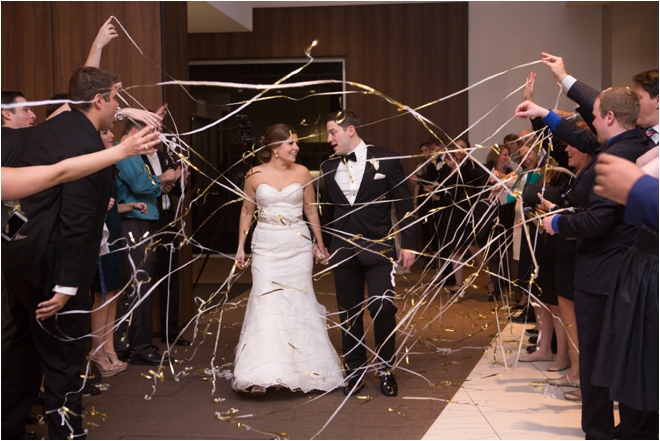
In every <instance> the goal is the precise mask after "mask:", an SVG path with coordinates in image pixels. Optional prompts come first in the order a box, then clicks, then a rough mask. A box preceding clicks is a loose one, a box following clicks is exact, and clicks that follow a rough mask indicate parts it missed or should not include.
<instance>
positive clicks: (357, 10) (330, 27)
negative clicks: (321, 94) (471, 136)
mask: <svg viewBox="0 0 660 441" xmlns="http://www.w3.org/2000/svg"><path fill="white" fill-rule="evenodd" d="M467 24H468V9H467V4H466V3H433V4H431V3H425V4H398V5H366V6H341V7H307V8H281V9H270V8H268V9H255V10H254V17H253V32H243V33H218V34H190V36H189V44H190V59H191V60H207V59H208V60H211V59H241V58H290V57H303V56H304V51H305V49H306V48H307V47H308V46H309V45H310V44H311V42H312V41H313V40H315V39H318V41H319V43H318V46H316V47H315V48H314V49H313V51H312V55H313V56H314V57H345V59H346V79H347V80H349V81H355V82H358V83H362V84H366V85H368V86H371V87H373V88H374V89H376V90H378V91H380V92H382V93H384V94H386V95H388V96H390V97H392V98H394V99H396V100H397V101H399V102H402V103H404V104H406V105H409V106H411V107H416V106H419V105H422V104H424V103H427V102H429V101H433V100H435V99H438V98H440V97H442V96H445V95H448V94H450V93H452V92H455V91H457V90H460V89H462V88H464V87H466V86H467V69H468V58H467V48H468V34H467V29H468V26H467ZM348 90H351V88H350V87H349V88H348ZM348 107H349V108H351V109H352V110H354V111H356V113H357V114H358V116H359V117H360V119H361V121H362V122H363V124H368V123H373V122H375V121H379V120H381V119H383V118H389V117H394V116H396V115H398V114H399V112H398V111H397V109H396V107H394V106H392V105H390V104H388V103H386V102H384V101H383V100H382V99H380V98H378V97H376V96H373V95H349V96H348ZM421 113H422V114H423V115H424V116H426V117H427V118H429V119H431V120H432V121H433V122H435V123H436V124H437V125H438V126H440V127H442V128H443V129H444V130H446V131H447V133H448V134H449V135H452V136H456V135H457V134H458V133H460V131H461V130H463V129H465V128H466V127H467V125H468V123H467V94H462V95H460V96H458V97H455V98H452V99H450V100H448V101H445V102H443V103H440V104H436V105H434V106H432V107H429V108H427V109H424V110H422V111H421ZM322 116H325V115H322ZM310 119H311V120H314V119H316V115H310ZM275 122H276V121H273V123H275ZM363 135H364V138H365V140H366V141H367V142H370V143H373V144H376V145H379V146H381V147H386V148H390V149H392V150H396V151H398V152H400V153H401V154H404V153H418V146H419V143H420V142H421V141H423V140H424V139H425V138H426V137H427V136H428V132H427V131H426V130H425V129H424V128H423V126H422V125H421V124H420V123H418V122H417V121H416V120H414V119H413V117H411V116H409V115H407V116H402V117H399V118H395V119H392V120H389V121H386V122H382V123H378V124H375V125H371V126H368V127H365V128H364V130H363ZM414 162H419V161H418V160H417V161H414ZM404 165H406V166H407V167H406V168H409V167H410V166H411V164H407V163H404Z"/></svg>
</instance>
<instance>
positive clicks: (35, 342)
mask: <svg viewBox="0 0 660 441" xmlns="http://www.w3.org/2000/svg"><path fill="white" fill-rule="evenodd" d="M116 81H117V75H115V74H111V73H109V72H105V71H102V70H99V69H96V68H89V67H86V68H81V69H78V70H77V71H76V72H75V73H74V75H73V77H72V78H71V81H70V83H69V96H70V97H71V99H72V100H74V101H83V102H87V103H85V104H78V105H71V107H72V108H73V111H72V112H67V113H64V114H62V115H60V116H58V117H56V118H53V119H52V120H49V121H46V122H44V123H42V124H41V125H39V126H38V127H37V128H34V129H29V130H31V133H29V136H27V137H26V138H21V139H24V140H25V143H24V144H23V146H22V148H23V153H22V157H21V160H20V165H21V166H31V165H48V164H54V163H56V162H59V161H61V160H63V159H66V158H70V157H74V156H79V155H83V154H86V153H92V152H98V151H102V150H104V147H103V143H102V141H101V138H100V136H99V130H108V129H110V128H111V127H112V123H113V121H114V118H115V113H116V107H117V101H116V100H115V94H116V89H117V87H116V85H115V83H116ZM13 139H19V138H13ZM3 144H4V142H3ZM3 147H4V146H3ZM109 194H110V169H109V168H106V169H103V170H100V171H98V172H96V173H93V174H91V175H89V176H87V177H85V178H82V179H79V180H76V181H73V182H69V183H66V184H63V185H57V186H55V187H53V188H51V189H49V190H45V191H42V192H40V193H37V194H35V195H34V196H30V197H28V198H24V199H22V201H21V202H22V204H21V205H22V209H23V211H24V212H25V214H26V216H27V217H28V219H29V222H28V223H27V224H26V226H25V228H24V229H23V230H22V234H25V235H26V236H27V237H26V238H25V239H23V240H19V241H15V242H9V243H7V244H5V245H4V246H3V247H2V253H3V259H2V266H3V272H4V273H5V275H7V288H8V293H9V303H10V307H11V313H12V316H13V318H14V322H15V324H16V328H17V330H16V334H15V335H14V337H13V338H12V342H11V345H10V347H9V350H8V357H9V358H10V359H11V360H12V363H10V364H9V365H8V366H7V367H6V368H5V369H3V371H2V437H3V438H18V437H21V436H23V435H24V434H25V426H24V424H25V420H26V417H27V415H28V413H29V411H30V408H31V406H32V403H33V402H34V398H35V397H36V395H37V393H38V391H39V386H40V382H41V376H42V373H43V376H44V379H45V381H44V384H45V403H46V420H47V423H48V432H49V437H50V438H51V439H64V438H67V437H69V436H74V437H80V436H84V432H83V429H82V418H81V417H80V414H81V411H82V399H81V395H80V393H78V392H77V391H78V390H79V389H80V376H79V372H80V370H81V368H82V366H83V364H84V360H85V354H84V352H85V346H86V340H85V339H82V338H81V337H82V336H84V335H86V334H87V333H88V332H89V317H88V315H87V314H84V313H81V314H69V315H64V316H59V315H56V313H58V312H59V311H62V312H66V311H72V310H81V311H89V309H90V307H91V298H90V296H89V288H90V285H91V283H92V278H93V277H94V269H95V264H96V261H97V256H98V252H99V245H100V242H101V235H102V228H103V220H104V218H105V212H106V210H107V208H108V200H109ZM35 312H36V313H35ZM68 339H72V340H69V341H67V340H68Z"/></svg>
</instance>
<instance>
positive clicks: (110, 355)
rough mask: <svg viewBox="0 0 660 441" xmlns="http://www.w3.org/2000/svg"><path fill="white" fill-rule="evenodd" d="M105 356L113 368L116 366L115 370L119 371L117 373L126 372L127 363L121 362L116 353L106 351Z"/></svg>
mask: <svg viewBox="0 0 660 441" xmlns="http://www.w3.org/2000/svg"><path fill="white" fill-rule="evenodd" d="M105 355H107V356H108V360H110V363H112V364H113V366H117V368H119V371H118V372H124V371H125V370H126V368H127V367H128V363H126V362H125V361H121V360H120V359H119V358H118V357H117V353H116V352H108V351H106V352H105Z"/></svg>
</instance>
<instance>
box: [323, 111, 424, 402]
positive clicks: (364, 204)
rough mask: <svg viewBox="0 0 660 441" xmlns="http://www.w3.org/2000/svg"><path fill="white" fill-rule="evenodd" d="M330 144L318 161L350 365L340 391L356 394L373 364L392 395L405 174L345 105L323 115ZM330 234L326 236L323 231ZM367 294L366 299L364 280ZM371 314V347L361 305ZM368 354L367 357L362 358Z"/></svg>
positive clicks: (409, 258) (405, 233)
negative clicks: (397, 243) (328, 153)
mask: <svg viewBox="0 0 660 441" xmlns="http://www.w3.org/2000/svg"><path fill="white" fill-rule="evenodd" d="M325 121H326V127H327V130H328V142H329V143H330V145H331V146H332V148H333V149H334V151H335V155H334V156H333V157H332V158H330V159H328V160H327V161H325V162H323V164H321V171H322V173H323V177H324V179H325V191H324V193H323V197H322V202H323V203H324V204H323V205H322V207H321V210H322V215H321V223H322V225H323V226H324V228H325V229H326V233H330V235H331V240H330V241H327V240H326V241H325V243H326V244H327V243H328V242H330V252H331V254H334V256H333V258H332V259H331V262H330V263H331V264H332V265H337V266H336V267H335V268H334V269H333V274H334V278H335V289H336V291H337V305H338V307H339V311H340V315H339V317H340V319H341V324H342V349H343V354H344V362H345V364H346V365H347V366H348V371H347V381H346V385H345V387H344V395H349V394H350V395H355V394H357V393H358V392H359V391H360V390H361V389H362V387H364V375H365V373H366V367H367V366H368V365H375V366H376V368H377V374H378V376H379V378H380V386H381V390H382V392H383V394H384V395H386V396H388V397H394V396H396V394H397V384H396V380H395V379H394V375H392V372H391V371H390V368H391V366H392V364H393V363H394V356H395V349H396V345H395V332H394V329H395V327H396V311H397V309H396V306H395V305H394V303H393V298H394V295H395V292H394V285H393V281H394V279H393V275H392V273H393V265H392V262H394V261H396V262H397V264H398V265H400V266H402V267H403V269H404V270H407V269H408V268H410V266H411V265H412V264H413V261H414V260H415V255H414V254H413V253H412V252H409V251H406V249H408V250H410V249H413V248H414V246H415V242H416V234H415V233H416V232H415V230H414V229H413V228H412V227H411V228H406V226H407V225H409V224H410V223H411V222H412V220H413V219H412V218H411V217H405V215H406V213H409V212H412V211H413V204H412V197H411V194H410V190H409V188H408V184H407V182H406V176H405V174H404V172H403V168H402V167H401V163H400V162H399V160H398V159H382V160H379V158H392V157H395V156H397V154H396V153H395V152H392V151H390V150H385V149H381V148H378V147H374V146H372V145H369V146H367V145H366V144H365V143H364V141H363V140H362V138H361V136H360V131H359V127H360V121H359V120H358V118H357V116H356V115H355V113H353V112H351V111H349V110H343V111H338V112H333V113H331V114H330V115H328V116H327V117H326V120H325ZM390 201H392V202H394V206H395V207H396V213H397V217H398V219H399V220H400V222H399V223H398V225H396V226H395V227H394V228H392V222H391V207H392V202H390ZM398 230H401V240H402V245H401V248H402V249H401V252H400V254H399V256H398V258H397V256H396V250H395V248H394V239H393V236H394V233H395V232H397V231H398ZM326 236H327V234H326ZM365 282H366V284H367V295H368V299H367V301H366V302H365V297H364V284H365ZM365 307H366V308H367V309H368V310H369V313H370V314H371V317H372V318H373V327H374V337H375V341H376V348H375V350H374V351H371V350H369V356H367V347H366V345H365V342H364V327H363V323H362V314H363V311H364V308H365ZM367 360H369V362H367Z"/></svg>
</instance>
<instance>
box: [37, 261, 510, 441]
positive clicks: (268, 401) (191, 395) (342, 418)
mask: <svg viewBox="0 0 660 441" xmlns="http://www.w3.org/2000/svg"><path fill="white" fill-rule="evenodd" d="M228 268H229V267H228V263H227V262H226V261H223V260H221V259H211V263H209V265H208V266H207V268H206V270H205V272H208V273H207V274H205V277H204V279H203V280H202V281H206V282H210V281H212V279H213V274H216V275H217V277H218V278H219V280H216V281H215V282H214V283H200V284H199V285H198V286H197V289H196V291H195V294H196V296H200V297H202V298H207V297H208V295H209V294H210V293H213V292H215V291H216V290H217V289H218V286H219V285H218V283H217V282H219V281H220V279H221V278H222V277H223V275H226V274H228V272H229V271H228ZM420 273H421V266H419V265H416V266H415V267H413V272H412V273H411V274H408V275H407V276H406V277H405V278H399V279H398V282H397V283H398V286H397V292H399V290H400V291H401V293H402V294H403V295H402V299H401V300H399V301H398V304H397V306H398V308H399V316H400V319H402V320H404V319H405V315H406V313H407V312H408V311H409V310H410V308H411V307H413V306H415V305H416V307H417V308H419V311H418V312H417V313H416V314H415V319H414V320H412V322H411V323H410V324H409V326H408V327H407V329H406V330H405V332H407V333H409V337H408V338H407V339H405V338H404V337H403V336H402V335H399V336H398V337H397V338H398V340H397V344H401V349H400V352H399V353H400V356H399V359H400V360H401V362H400V366H399V368H398V369H396V370H395V371H394V373H395V375H396V377H397V380H398V383H399V395H398V396H397V397H395V398H387V397H384V396H383V395H382V394H381V393H380V388H379V387H378V384H379V383H378V379H377V378H375V377H374V376H373V375H369V377H368V378H367V386H366V387H365V388H364V389H363V391H362V392H361V393H360V396H359V397H350V398H348V399H346V397H344V395H343V394H342V392H341V391H340V390H337V391H334V392H331V393H328V394H326V395H321V394H319V393H309V394H303V393H300V392H297V393H294V392H291V391H288V390H270V389H269V391H268V393H267V394H266V395H265V396H262V397H256V398H255V397H252V396H250V395H248V394H245V393H236V392H234V391H233V390H232V389H231V385H230V381H229V380H226V379H224V378H221V379H218V380H216V384H215V391H214V384H213V383H212V382H211V381H209V380H210V377H209V375H208V374H206V373H204V369H207V368H210V367H211V366H212V365H214V366H217V367H219V368H220V371H224V370H231V366H223V365H224V364H225V363H231V362H233V359H234V354H233V349H234V347H235V345H236V344H237V342H238V337H239V333H240V329H241V324H242V317H243V314H244V307H245V302H242V300H244V299H246V298H247V296H248V294H249V288H250V283H249V281H250V278H249V274H246V275H244V276H243V277H242V278H241V279H239V281H238V282H237V284H235V285H234V287H235V289H234V290H232V292H230V297H234V296H235V297H234V298H233V299H231V300H230V302H229V303H230V304H231V305H232V306H230V307H225V308H224V309H223V310H222V311H220V310H218V311H217V312H216V313H215V314H207V315H206V316H203V317H200V319H199V325H198V327H197V329H198V332H197V333H196V336H195V344H194V346H193V347H190V348H184V349H182V348H177V349H175V353H174V354H173V358H174V360H175V363H174V364H173V369H174V372H175V373H179V372H181V371H183V370H184V369H185V370H186V371H187V375H179V377H178V381H176V380H175V379H174V376H173V375H172V372H171V370H170V367H169V366H166V367H165V369H164V370H163V372H162V374H163V375H162V381H160V380H157V379H154V374H156V373H157V372H155V371H157V369H154V368H149V367H142V366H129V367H128V369H127V370H126V371H125V372H123V373H121V374H119V375H117V376H115V377H110V378H107V379H104V380H103V383H105V384H107V390H105V391H103V392H102V393H101V394H100V395H96V396H92V397H87V398H85V401H84V403H85V408H86V412H87V417H86V419H85V421H86V423H87V424H88V426H87V427H88V429H89V435H88V437H89V438H90V439H273V438H276V437H281V438H285V437H288V438H291V439H309V438H311V437H313V436H315V435H317V434H318V435H317V438H319V439H421V438H422V436H423V435H424V434H425V433H426V431H427V430H428V429H429V427H431V425H432V424H433V422H434V421H435V420H436V418H437V417H438V415H440V413H441V412H442V410H443V409H444V408H445V406H446V403H445V402H442V401H436V400H433V401H431V400H423V399H417V400H415V399H410V398H411V397H412V398H424V397H434V398H442V399H450V398H451V397H452V396H453V395H454V394H455V393H456V391H457V390H458V388H459V387H460V386H461V385H462V383H463V382H464V381H466V380H468V381H469V379H468V378H467V377H468V375H469V373H470V372H471V371H472V369H473V367H474V365H475V364H476V363H477V362H478V361H479V359H480V358H481V356H482V354H483V349H482V348H483V347H485V346H488V345H489V344H490V342H491V341H492V339H493V337H494V335H495V333H496V332H497V325H496V316H495V311H494V305H493V303H491V302H488V301H487V300H486V289H485V287H484V285H485V282H484V281H482V278H481V277H480V278H478V279H477V282H475V283H476V285H475V287H472V288H469V289H468V290H467V293H466V295H465V296H464V298H463V299H461V300H460V301H459V302H458V303H456V304H455V305H453V306H451V307H450V308H449V309H448V310H447V311H446V312H445V313H444V314H443V315H442V316H441V317H436V315H437V314H438V313H439V311H440V308H441V307H442V306H443V305H444V304H446V302H447V299H448V297H447V295H446V294H445V293H439V294H438V295H437V296H435V298H433V299H431V298H428V297H427V298H420V297H419V296H418V295H416V294H415V293H410V292H409V293H406V294H404V293H403V292H404V290H405V289H406V288H409V287H410V286H412V285H413V284H414V283H416V282H417V281H418V280H419V279H420ZM209 274H210V275H209ZM425 278H426V279H429V280H430V275H427V276H426V277H425ZM239 284H240V285H239ZM476 286H481V288H476ZM315 288H316V292H317V298H318V300H319V302H320V303H322V304H323V305H325V306H326V307H327V308H328V311H329V312H334V311H336V304H335V298H334V283H333V281H332V277H323V278H321V280H319V281H318V282H315ZM239 290H240V291H241V292H240V293H239V292H238V291H239ZM436 291H437V289H436ZM420 301H421V302H422V304H421V305H419V304H416V302H420ZM366 315H367V316H368V314H366ZM498 316H499V319H500V320H501V319H503V318H504V313H502V312H500V313H498ZM434 317H436V319H435V320H430V319H432V318H434ZM369 322H370V319H369V318H368V317H365V327H367V326H368V324H369ZM218 323H220V333H219V336H218ZM185 336H186V337H187V338H189V339H191V340H192V338H193V327H192V326H191V328H190V329H188V331H187V332H186V334H185ZM216 336H218V339H217V340H216ZM330 337H331V340H332V342H333V344H334V345H335V347H336V348H337V349H338V350H339V349H340V335H339V332H338V331H337V330H334V331H331V333H330ZM404 340H405V341H404ZM367 342H368V344H369V345H370V347H373V335H372V334H371V333H370V334H369V336H368V339H367ZM155 343H156V344H157V345H158V346H159V347H161V350H163V349H164V347H163V345H162V344H161V343H160V341H159V340H158V341H157V342H156V341H155ZM216 343H217V350H216V349H215V346H216ZM438 348H445V349H443V350H442V351H439V350H438ZM448 349H452V350H453V352H451V353H449V351H448ZM459 349H460V351H459ZM214 352H215V359H213V354H214ZM154 384H155V389H154ZM146 396H151V398H150V399H148V400H147V399H145V397H146ZM220 414H222V415H225V416H224V417H223V418H222V419H218V418H217V415H220ZM94 415H96V416H94ZM330 420H331V421H330ZM326 423H327V426H326ZM324 426H326V427H325V428H324ZM322 429H323V430H322ZM28 430H32V431H34V432H35V434H37V435H38V436H47V431H46V427H45V426H29V427H28ZM319 432H320V434H319Z"/></svg>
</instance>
